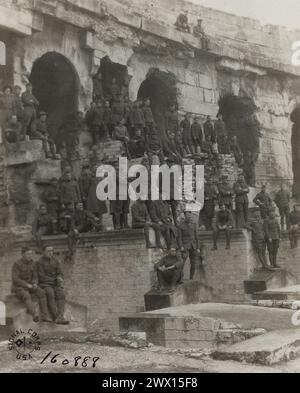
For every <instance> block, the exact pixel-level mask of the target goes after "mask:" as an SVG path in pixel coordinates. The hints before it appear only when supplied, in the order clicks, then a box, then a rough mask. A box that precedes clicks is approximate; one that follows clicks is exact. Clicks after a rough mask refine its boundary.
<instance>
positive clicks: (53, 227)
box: [32, 205, 57, 247]
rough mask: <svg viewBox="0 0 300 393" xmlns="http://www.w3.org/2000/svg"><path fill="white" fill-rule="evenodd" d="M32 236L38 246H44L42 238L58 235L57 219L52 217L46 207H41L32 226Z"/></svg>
mask: <svg viewBox="0 0 300 393" xmlns="http://www.w3.org/2000/svg"><path fill="white" fill-rule="evenodd" d="M32 234H33V237H34V238H35V239H36V242H37V246H38V247H41V246H42V237H43V236H51V235H55V234H57V219H56V218H55V217H52V216H51V215H50V214H49V213H48V211H47V207H46V205H41V206H40V209H39V211H38V213H37V215H36V217H35V219H34V222H33V225H32Z"/></svg>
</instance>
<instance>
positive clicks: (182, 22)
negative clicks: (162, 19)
mask: <svg viewBox="0 0 300 393" xmlns="http://www.w3.org/2000/svg"><path fill="white" fill-rule="evenodd" d="M175 26H176V27H177V29H178V30H180V31H183V32H184V33H190V32H191V28H190V26H189V20H188V11H184V12H183V13H181V14H179V15H178V17H177V19H176V22H175Z"/></svg>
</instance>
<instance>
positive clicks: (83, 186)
mask: <svg viewBox="0 0 300 393" xmlns="http://www.w3.org/2000/svg"><path fill="white" fill-rule="evenodd" d="M91 179H92V173H91V170H90V166H89V164H87V163H86V164H85V165H84V166H83V168H82V171H81V175H80V177H79V179H78V185H79V190H80V194H81V199H82V202H83V206H84V208H85V209H86V208H87V206H86V204H87V199H88V195H89V189H90V186H91Z"/></svg>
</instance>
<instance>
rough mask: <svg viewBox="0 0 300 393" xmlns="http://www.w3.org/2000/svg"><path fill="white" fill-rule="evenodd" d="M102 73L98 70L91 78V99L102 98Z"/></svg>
mask: <svg viewBox="0 0 300 393" xmlns="http://www.w3.org/2000/svg"><path fill="white" fill-rule="evenodd" d="M103 97H104V94H103V85H102V73H101V72H100V71H99V72H98V73H97V75H95V76H94V78H93V99H94V101H96V102H97V101H98V100H103Z"/></svg>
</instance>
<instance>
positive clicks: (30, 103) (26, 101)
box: [22, 83, 39, 139]
mask: <svg viewBox="0 0 300 393" xmlns="http://www.w3.org/2000/svg"><path fill="white" fill-rule="evenodd" d="M22 102H23V105H24V117H23V135H24V139H25V136H26V134H27V132H28V131H29V130H30V127H31V124H32V122H33V121H34V120H36V117H37V108H38V106H39V101H38V100H37V99H36V98H35V96H34V95H33V94H32V84H31V83H27V85H26V91H25V92H24V93H23V94H22Z"/></svg>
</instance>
